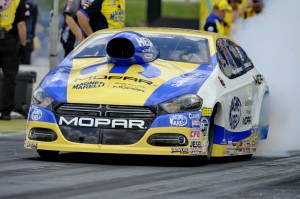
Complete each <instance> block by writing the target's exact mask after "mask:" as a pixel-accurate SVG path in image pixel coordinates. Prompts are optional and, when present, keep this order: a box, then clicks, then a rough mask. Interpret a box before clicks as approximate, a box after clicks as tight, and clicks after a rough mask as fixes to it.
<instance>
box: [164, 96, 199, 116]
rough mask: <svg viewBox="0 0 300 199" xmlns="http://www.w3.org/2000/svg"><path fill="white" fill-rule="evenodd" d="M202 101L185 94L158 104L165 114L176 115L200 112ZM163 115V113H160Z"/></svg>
mask: <svg viewBox="0 0 300 199" xmlns="http://www.w3.org/2000/svg"><path fill="white" fill-rule="evenodd" d="M202 103H203V100H202V98H201V97H199V96H198V95H196V94H186V95H182V96H179V97H176V98H174V99H171V100H168V101H165V102H163V103H161V104H160V107H161V108H162V109H163V110H164V111H165V112H166V113H178V112H187V111H195V110H200V109H201V107H202ZM161 114H163V112H161Z"/></svg>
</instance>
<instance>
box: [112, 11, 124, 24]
mask: <svg viewBox="0 0 300 199" xmlns="http://www.w3.org/2000/svg"><path fill="white" fill-rule="evenodd" d="M110 19H111V20H113V21H114V22H123V21H125V10H122V9H118V10H115V11H114V12H113V13H111V14H110Z"/></svg>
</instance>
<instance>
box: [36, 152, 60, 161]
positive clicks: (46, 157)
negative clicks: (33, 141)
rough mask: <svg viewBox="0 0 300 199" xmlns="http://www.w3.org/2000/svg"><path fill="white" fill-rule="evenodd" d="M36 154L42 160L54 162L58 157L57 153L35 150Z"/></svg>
mask: <svg viewBox="0 0 300 199" xmlns="http://www.w3.org/2000/svg"><path fill="white" fill-rule="evenodd" d="M37 153H38V154H39V156H40V157H41V158H42V159H44V160H55V159H56V158H57V157H58V154H59V151H48V150H37Z"/></svg>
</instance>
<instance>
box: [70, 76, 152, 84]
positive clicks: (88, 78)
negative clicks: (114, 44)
mask: <svg viewBox="0 0 300 199" xmlns="http://www.w3.org/2000/svg"><path fill="white" fill-rule="evenodd" d="M103 79H108V80H113V79H119V80H125V81H134V82H139V83H145V84H148V85H151V84H153V82H151V81H148V80H145V79H139V78H135V77H129V76H119V75H95V76H89V77H86V78H76V79H75V80H74V82H77V81H86V80H90V81H91V80H103Z"/></svg>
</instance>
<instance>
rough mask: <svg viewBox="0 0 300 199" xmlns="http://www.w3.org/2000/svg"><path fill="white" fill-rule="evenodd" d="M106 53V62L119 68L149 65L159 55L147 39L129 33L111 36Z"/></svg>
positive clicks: (134, 33) (137, 34)
mask: <svg viewBox="0 0 300 199" xmlns="http://www.w3.org/2000/svg"><path fill="white" fill-rule="evenodd" d="M106 51H107V55H108V62H109V63H114V64H117V65H121V66H130V65H132V64H145V63H149V62H152V61H154V60H155V59H157V57H158V55H159V51H158V50H157V48H156V47H155V46H154V45H153V44H152V42H151V41H150V40H149V39H148V38H146V37H144V36H143V35H141V34H139V33H136V32H131V31H126V32H120V33H117V34H115V35H114V36H112V38H111V39H110V40H109V41H108V43H107V48H106Z"/></svg>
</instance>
